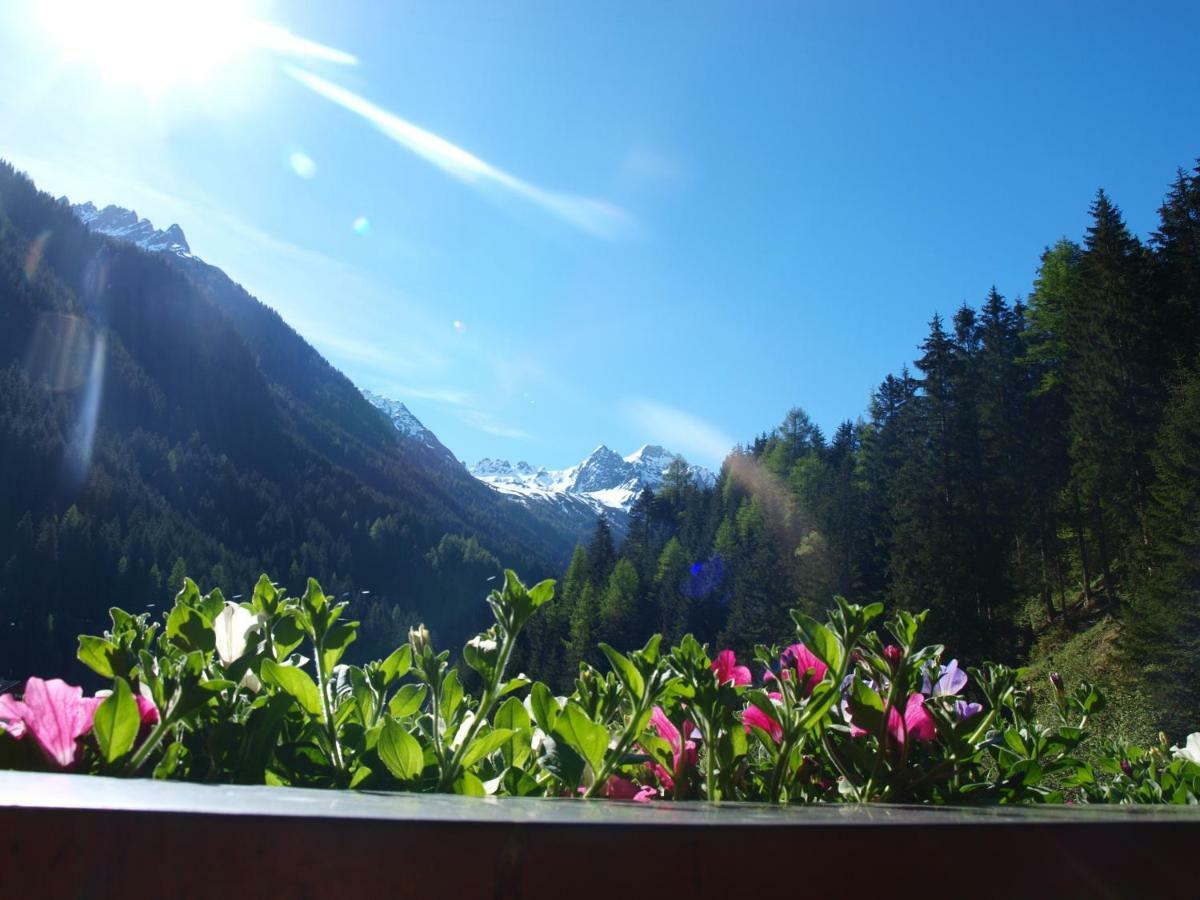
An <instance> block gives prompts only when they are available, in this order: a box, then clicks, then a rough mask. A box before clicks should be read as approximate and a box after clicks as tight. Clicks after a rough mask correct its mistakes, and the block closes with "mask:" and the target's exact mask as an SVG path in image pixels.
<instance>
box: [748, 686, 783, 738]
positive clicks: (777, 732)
mask: <svg viewBox="0 0 1200 900" xmlns="http://www.w3.org/2000/svg"><path fill="white" fill-rule="evenodd" d="M767 696H769V697H770V698H771V699H772V700H781V699H782V698H783V695H782V694H778V693H771V694H768V695H767ZM742 727H743V728H745V729H746V734H749V733H750V728H751V727H755V728H761V729H762V730H763V731H765V732H766V733H767V734H769V735H770V736H771V740H773V741H774V742H775V743H777V744H778V743H779V742H780V741H782V740H783V726H782V725H780V724H779V722H778V721H776V720H775V719H774V718H772V717H771V716H769V715H767V714H766V713H765V712H763V711H762V710H761V709H759V708H758V707H757V706H754V705H753V704H751V705H748V706H747V707H746V708H745V709H744V710H742Z"/></svg>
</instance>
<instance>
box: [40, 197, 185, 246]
mask: <svg viewBox="0 0 1200 900" xmlns="http://www.w3.org/2000/svg"><path fill="white" fill-rule="evenodd" d="M58 202H59V203H62V204H63V205H65V206H70V207H71V211H72V212H74V213H75V215H76V216H77V217H78V218H79V221H81V222H82V223H83V224H84V225H86V226H87V227H88V228H89V229H91V230H92V231H95V232H98V233H100V234H106V235H108V236H109V237H113V238H116V239H117V240H121V241H128V242H129V243H131V244H136V245H137V246H139V247H141V248H142V249H143V250H149V251H151V252H163V253H173V254H175V255H176V256H191V255H192V250H191V247H189V246H188V242H187V238H186V237H184V236H183V229H182V228H180V227H179V226H178V225H172V226H171V227H170V228H167V229H166V230H165V231H159V230H158V229H156V228H155V227H154V226H153V225H152V224H151V223H150V220H149V219H141V218H138V214H137V213H136V212H134V211H133V210H131V209H125V208H124V207H121V206H111V205H110V206H106V207H104V209H97V208H96V204H94V203H92V202H91V201H90V200H89V201H86V202H84V203H76V204H74V205H72V204H71V201H69V200H68V199H67V198H66V197H60V198H59V199H58Z"/></svg>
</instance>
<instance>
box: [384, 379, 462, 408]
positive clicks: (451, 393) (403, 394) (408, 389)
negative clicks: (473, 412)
mask: <svg viewBox="0 0 1200 900" xmlns="http://www.w3.org/2000/svg"><path fill="white" fill-rule="evenodd" d="M387 389H388V392H389V393H388V395H387V396H389V397H395V398H396V399H398V400H425V401H428V402H429V403H440V404H442V405H443V406H470V405H471V404H473V403H475V395H474V394H472V393H470V392H469V391H460V390H458V389H456V388H444V387H413V386H412V385H407V384H391V385H388V388H387Z"/></svg>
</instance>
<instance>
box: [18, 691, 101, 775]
mask: <svg viewBox="0 0 1200 900" xmlns="http://www.w3.org/2000/svg"><path fill="white" fill-rule="evenodd" d="M101 701H102V698H100V697H85V696H83V688H81V687H76V686H74V685H69V684H67V683H66V682H65V681H63V680H62V679H61V678H52V679H51V680H49V681H43V680H42V679H41V678H30V679H29V680H28V681H27V682H25V696H24V699H23V700H17V699H16V698H15V697H13V696H12V694H5V695H4V696H3V697H0V723H3V725H4V729H5V731H7V732H8V733H9V734H11V735H12V736H13V737H16V738H20V737H23V736H24V734H25V733H26V732H29V733H31V734H32V735H33V738H34V740H35V741H37V744H38V747H39V748H41V751H42V754H43V755H44V756H45V757H46V759H47V760H49V761H50V762H51V763H54V764H55V765H57V766H58V767H59V768H63V769H65V768H67V767H68V766H70V765H72V764H73V763H74V762H75V758H76V755H77V753H78V749H79V748H78V743H77V742H78V740H79V738H81V737H82V736H83V735H85V734H87V733H88V732H89V731H91V729H92V719H93V718H94V717H95V715H96V707H97V706H99V705H100V703H101Z"/></svg>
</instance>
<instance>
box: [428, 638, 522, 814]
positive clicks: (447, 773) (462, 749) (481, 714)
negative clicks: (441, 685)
mask: <svg viewBox="0 0 1200 900" xmlns="http://www.w3.org/2000/svg"><path fill="white" fill-rule="evenodd" d="M514 644H516V635H515V634H513V635H509V633H508V631H507V629H506V630H505V638H504V645H503V646H502V647H501V648H500V657H499V659H498V660H497V663H496V673H495V675H494V676H493V677H492V680H491V683H490V684H489V685H488V686H487V687H486V688H484V691H483V696H482V697H480V698H479V708H478V709H476V711H475V718H474V719H473V720H472V721H471V724H470V725H469V726H468V727H467V733H466V734H465V735H464V736H463V739H462V740H461V741H460V742H459V744H458V747H456V748H455V750H454V755H453V756H451V757H450V763H449V764H448V765H446V766H444V767H443V768H442V777H441V780H440V781H439V782H438V788H437V789H438V791H439V792H443V791H447V790H449V789H450V787H451V786H452V785H453V784H454V780H455V779H456V778H458V772H459V769H460V768H461V767H462V758H463V755H464V754H465V753H466V752H467V748H468V747H469V746H471V742H472V741H473V740H474V739H475V733H476V732H477V731H479V726H480V725H482V724H483V723H484V722H486V721H487V717H488V716H489V715H490V714H491V712H492V707H493V706H494V705H495V703H496V700H497V699H498V695H499V688H500V684H501V682H503V681H504V671H505V669H507V668H508V660H509V658H510V657H511V656H512V651H513V645H514Z"/></svg>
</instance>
